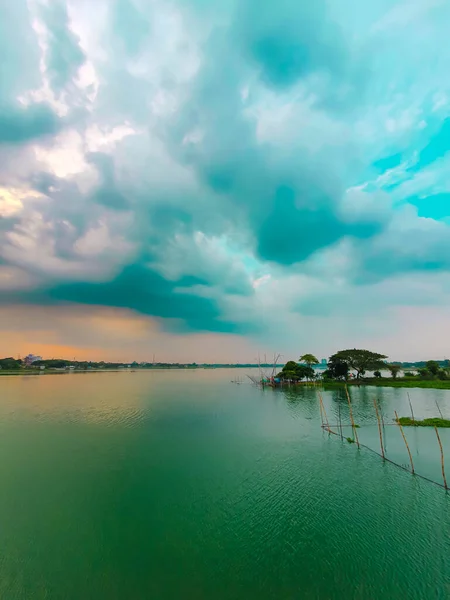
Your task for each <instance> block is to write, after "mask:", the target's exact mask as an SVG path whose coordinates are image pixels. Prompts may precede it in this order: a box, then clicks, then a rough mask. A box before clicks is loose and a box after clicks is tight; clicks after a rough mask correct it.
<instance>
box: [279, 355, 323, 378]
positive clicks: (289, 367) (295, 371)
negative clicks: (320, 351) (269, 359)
mask: <svg viewBox="0 0 450 600" xmlns="http://www.w3.org/2000/svg"><path fill="white" fill-rule="evenodd" d="M314 376H315V373H314V369H313V368H312V367H307V366H306V365H298V364H297V363H296V362H294V361H293V360H290V361H288V362H287V363H286V364H285V365H284V367H283V369H282V370H281V372H280V373H278V375H277V377H278V378H279V379H285V380H290V381H301V380H302V379H314Z"/></svg>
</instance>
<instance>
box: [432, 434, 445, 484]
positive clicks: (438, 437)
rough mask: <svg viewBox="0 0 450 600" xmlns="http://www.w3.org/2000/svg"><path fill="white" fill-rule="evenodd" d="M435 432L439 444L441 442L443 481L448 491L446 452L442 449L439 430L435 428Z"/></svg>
mask: <svg viewBox="0 0 450 600" xmlns="http://www.w3.org/2000/svg"><path fill="white" fill-rule="evenodd" d="M434 431H435V432H436V437H437V439H438V442H439V448H440V450H441V468H442V479H443V480H444V487H445V489H446V490H448V486H447V479H446V477H445V466H444V450H443V449H442V442H441V438H440V436H439V431H438V430H437V427H435V428H434Z"/></svg>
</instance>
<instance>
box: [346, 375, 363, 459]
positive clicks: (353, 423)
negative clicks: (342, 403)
mask: <svg viewBox="0 0 450 600" xmlns="http://www.w3.org/2000/svg"><path fill="white" fill-rule="evenodd" d="M345 393H346V394H347V400H348V408H349V409H350V421H351V422H352V428H353V435H354V436H355V440H356V443H357V445H358V448H360V445H359V439H358V433H357V431H356V427H355V421H354V420H353V410H352V401H351V400H350V394H349V393H348V388H347V386H345Z"/></svg>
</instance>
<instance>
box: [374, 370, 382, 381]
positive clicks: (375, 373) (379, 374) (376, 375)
mask: <svg viewBox="0 0 450 600" xmlns="http://www.w3.org/2000/svg"><path fill="white" fill-rule="evenodd" d="M373 376H374V377H376V378H377V379H381V373H380V371H375V372H374V374H373Z"/></svg>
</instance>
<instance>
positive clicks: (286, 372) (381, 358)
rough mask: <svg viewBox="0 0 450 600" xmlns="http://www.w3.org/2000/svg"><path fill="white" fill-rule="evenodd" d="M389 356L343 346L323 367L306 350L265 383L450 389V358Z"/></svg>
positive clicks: (266, 378)
mask: <svg viewBox="0 0 450 600" xmlns="http://www.w3.org/2000/svg"><path fill="white" fill-rule="evenodd" d="M387 358H388V357H387V356H386V355H384V354H379V353H377V352H372V351H370V350H364V349H357V348H353V349H348V350H339V351H338V352H336V353H335V354H333V355H332V356H330V358H329V359H328V361H327V362H326V365H325V369H323V370H320V369H318V366H319V365H321V364H323V363H319V361H318V359H317V358H316V357H315V356H314V355H313V354H309V353H308V354H303V355H302V356H301V357H300V358H299V360H298V362H296V361H293V360H291V361H288V362H287V363H286V364H285V365H284V367H283V368H282V370H281V371H280V372H279V373H277V374H276V375H275V372H276V371H274V374H273V376H271V377H267V376H263V377H262V378H261V383H262V384H263V385H271V386H283V385H311V384H321V385H323V386H325V387H332V386H344V385H348V386H362V385H365V386H368V385H370V386H384V387H406V388H436V389H450V361H449V360H440V361H438V360H429V361H421V362H417V363H401V362H389V361H388V360H387Z"/></svg>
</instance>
